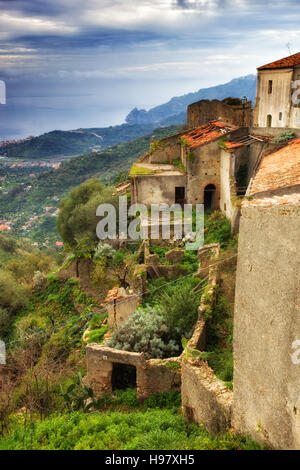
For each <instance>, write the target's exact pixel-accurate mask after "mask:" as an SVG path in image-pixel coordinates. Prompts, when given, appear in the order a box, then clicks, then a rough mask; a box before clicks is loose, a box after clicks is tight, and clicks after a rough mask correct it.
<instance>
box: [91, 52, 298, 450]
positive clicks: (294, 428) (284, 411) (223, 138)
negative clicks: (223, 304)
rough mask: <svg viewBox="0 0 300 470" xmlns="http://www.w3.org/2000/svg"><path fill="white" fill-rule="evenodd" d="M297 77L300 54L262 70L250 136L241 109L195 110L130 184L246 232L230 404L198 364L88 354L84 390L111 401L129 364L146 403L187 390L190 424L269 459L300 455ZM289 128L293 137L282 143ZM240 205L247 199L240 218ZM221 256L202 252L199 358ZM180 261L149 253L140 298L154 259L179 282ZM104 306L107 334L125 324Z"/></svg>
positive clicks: (137, 193) (116, 310) (195, 343)
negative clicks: (236, 438) (108, 394)
mask: <svg viewBox="0 0 300 470" xmlns="http://www.w3.org/2000/svg"><path fill="white" fill-rule="evenodd" d="M299 74H300V53H298V54H295V55H293V56H290V57H288V58H285V59H282V60H279V61H276V62H273V63H271V64H268V65H266V66H263V67H259V69H258V85H257V100H256V105H255V110H254V117H253V125H252V117H251V109H250V108H249V107H248V106H247V105H246V101H245V103H244V105H245V106H243V105H241V106H237V107H236V108H234V107H231V108H230V106H229V105H228V104H225V105H224V103H221V102H219V101H213V102H208V101H207V100H205V101H200V102H199V103H195V104H193V105H191V106H189V107H188V115H187V122H188V124H189V126H190V127H191V128H189V129H188V130H185V131H182V132H179V133H178V134H176V135H174V136H171V137H167V138H164V139H161V140H160V141H158V142H153V143H152V145H151V148H150V151H149V152H146V153H145V154H144V155H143V156H141V158H140V159H139V160H138V161H137V162H136V163H135V164H134V165H133V167H132V169H131V173H130V179H131V192H132V200H133V202H136V203H144V204H146V205H148V206H149V205H151V204H152V203H168V204H169V205H173V204H175V203H177V204H180V205H182V204H183V203H191V204H196V203H198V204H201V203H203V204H204V205H205V207H206V208H215V209H220V210H221V211H222V212H223V213H224V214H226V216H227V218H228V219H229V220H231V223H232V225H233V226H235V228H239V241H238V258H237V272H236V290H235V311H234V335H233V337H234V378H233V393H232V392H231V391H230V390H229V389H228V388H227V387H226V385H225V384H224V383H223V382H222V381H220V380H219V379H217V378H216V377H215V375H214V373H213V371H212V370H211V369H210V368H209V367H208V366H207V364H206V363H204V362H203V361H202V362H201V361H199V362H198V363H197V362H194V363H193V362H192V361H189V360H188V359H185V358H184V357H183V355H181V357H178V358H169V359H166V360H163V361H159V360H152V359H151V360H145V358H144V357H143V354H142V353H134V352H128V351H126V352H125V351H118V350H114V349H110V348H106V347H105V346H104V347H102V346H99V345H98V346H95V345H89V346H88V348H87V362H88V381H89V383H90V384H91V385H92V386H93V387H94V388H95V390H96V392H97V393H100V392H102V391H103V390H104V391H111V390H113V389H114V385H113V383H114V377H115V376H116V375H117V374H118V371H119V367H120V366H119V364H121V365H122V364H127V365H130V366H132V367H133V370H134V371H135V376H134V381H135V383H136V384H137V389H138V396H140V397H145V396H147V395H148V394H149V393H152V392H153V391H163V390H175V389H176V390H177V389H178V388H179V387H180V382H181V392H182V405H183V412H184V415H185V416H186V417H187V418H188V419H189V420H194V421H196V422H199V423H203V424H204V425H205V427H206V428H207V429H208V430H209V431H210V432H213V433H218V432H224V431H225V430H226V429H227V428H228V427H229V426H233V428H234V429H235V430H236V431H238V432H242V433H245V434H250V435H251V436H252V437H253V438H254V439H255V440H258V439H261V440H263V441H265V442H266V443H267V444H268V445H270V446H272V447H274V448H279V449H300V272H299V265H300V255H299V232H300V124H299V121H298V119H299V117H300V114H299V113H300V107H298V106H297V105H295V104H294V103H293V102H292V94H293V91H294V88H292V84H293V82H294V80H297V79H300V75H299ZM220 103H221V104H220ZM270 116H271V117H270ZM287 129H289V130H292V131H293V133H294V138H291V140H289V141H285V142H282V143H275V142H274V141H273V137H274V136H275V137H277V136H278V135H280V134H281V133H282V131H283V130H287ZM237 196H245V197H244V198H243V201H242V202H241V201H240V202H241V203H240V204H239V206H241V210H240V208H239V207H238V206H237V205H236V204H235V198H236V197H237ZM238 222H239V225H238ZM144 243H145V242H144ZM208 252H209V253H211V252H213V255H212V257H211V258H210V257H209V256H208V254H207V253H208ZM219 254H220V247H215V246H210V245H207V246H205V247H203V248H202V249H200V250H199V253H198V258H199V272H200V270H203V267H204V265H203V264H201V263H203V262H204V260H205V261H206V262H207V263H208V287H209V289H210V291H209V292H210V294H211V295H209V296H208V298H209V299H210V304H209V305H206V303H205V302H207V296H206V295H204V294H203V297H202V299H201V304H200V306H199V318H198V322H197V324H196V325H195V328H194V333H193V336H192V338H191V340H190V342H189V344H190V346H191V347H192V348H199V349H201V350H203V349H204V348H205V340H206V326H205V315H204V313H205V309H206V308H207V309H210V310H213V307H214V303H213V302H214V300H215V296H216V295H217V287H218V284H219V269H222V268H221V267H220V265H219V264H218V263H215V261H216V259H217V258H218V257H219ZM179 255H180V253H179V252H178V251H176V250H175V252H174V250H173V253H171V252H170V255H168V256H174V259H171V257H170V259H168V260H167V261H168V263H167V264H166V265H165V266H160V265H159V264H158V256H157V255H150V254H149V252H148V253H147V252H146V251H145V259H144V264H143V265H139V266H137V268H136V270H135V276H134V278H135V283H136V284H134V285H133V286H132V288H133V290H134V289H136V285H140V288H139V289H136V292H138V295H142V293H143V286H144V284H143V280H144V281H145V279H146V278H147V276H146V274H147V272H148V271H147V270H149V269H150V267H151V266H152V264H153V263H154V260H153V257H155V256H157V260H156V262H155V263H154V264H155V265H156V267H157V269H159V270H160V273H161V275H162V276H163V277H165V278H166V279H171V278H173V277H174V278H175V277H176V276H177V274H178V273H177V271H176V269H177V267H178V263H180V260H179V259H178V256H179ZM181 255H182V253H181ZM181 255H180V256H181ZM151 256H152V258H151ZM150 265H151V266H150ZM206 267H207V266H206ZM117 294H118V295H119V292H117ZM130 301H131V302H132V303H133V305H136V303H137V300H136V298H135V297H132V298H131V297H130ZM108 303H109V305H108V307H109V312H110V316H109V322H110V323H111V324H112V325H114V326H116V325H117V323H118V322H120V321H123V320H124V319H125V318H127V317H128V311H127V310H126V309H125V307H123V305H122V304H120V305H119V306H118V305H116V303H115V302H114V298H112V297H108ZM115 364H117V365H115Z"/></svg>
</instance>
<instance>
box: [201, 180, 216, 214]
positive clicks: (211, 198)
mask: <svg viewBox="0 0 300 470" xmlns="http://www.w3.org/2000/svg"><path fill="white" fill-rule="evenodd" d="M215 207H216V187H215V185H214V184H208V185H207V186H205V188H204V210H207V209H215Z"/></svg>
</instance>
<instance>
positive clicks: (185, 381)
mask: <svg viewBox="0 0 300 470" xmlns="http://www.w3.org/2000/svg"><path fill="white" fill-rule="evenodd" d="M181 398H182V409H183V413H184V415H185V417H186V418H187V419H188V420H189V421H190V422H197V423H199V424H203V425H204V426H205V428H206V429H207V430H208V432H210V433H212V434H219V433H224V432H226V431H227V429H228V428H229V427H230V420H231V407H232V392H231V390H229V389H228V388H227V387H226V386H225V384H224V383H223V382H222V381H221V380H219V379H217V377H216V376H215V374H214V373H213V371H212V369H210V367H208V365H207V364H206V363H202V364H193V363H192V362H189V361H188V360H185V361H184V362H183V365H182V387H181Z"/></svg>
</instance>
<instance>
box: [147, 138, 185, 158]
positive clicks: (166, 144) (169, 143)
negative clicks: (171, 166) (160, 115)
mask: <svg viewBox="0 0 300 470" xmlns="http://www.w3.org/2000/svg"><path fill="white" fill-rule="evenodd" d="M185 132H186V131H182V132H178V133H177V134H175V135H171V136H169V137H165V138H164V139H160V140H159V141H158V142H157V144H156V143H153V145H154V148H155V146H156V148H155V149H154V150H152V151H151V152H150V157H149V162H150V163H165V162H166V161H169V162H172V161H173V160H175V159H177V158H180V148H181V145H180V137H181V135H183V134H184V133H185Z"/></svg>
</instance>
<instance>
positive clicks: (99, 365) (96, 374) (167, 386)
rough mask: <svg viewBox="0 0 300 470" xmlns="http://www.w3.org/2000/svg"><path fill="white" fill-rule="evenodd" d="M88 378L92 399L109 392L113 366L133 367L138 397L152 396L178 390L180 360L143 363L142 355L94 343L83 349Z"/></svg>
mask: <svg viewBox="0 0 300 470" xmlns="http://www.w3.org/2000/svg"><path fill="white" fill-rule="evenodd" d="M86 360H87V376H86V377H85V383H87V384H88V385H89V386H91V387H92V388H93V391H94V395H95V397H99V396H101V394H102V393H111V392H112V372H113V364H114V363H119V364H127V365H131V366H134V367H136V387H137V397H138V398H147V397H148V396H149V395H151V394H152V393H160V392H168V391H172V390H173V391H174V390H180V386H181V364H180V359H179V358H168V359H163V360H162V359H150V360H145V356H144V354H143V353H134V352H129V351H121V350H119V349H113V348H108V347H105V346H100V345H97V344H89V345H88V346H87V347H86Z"/></svg>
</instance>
